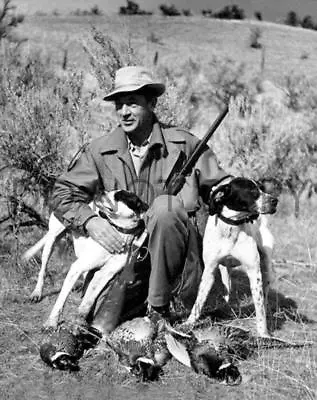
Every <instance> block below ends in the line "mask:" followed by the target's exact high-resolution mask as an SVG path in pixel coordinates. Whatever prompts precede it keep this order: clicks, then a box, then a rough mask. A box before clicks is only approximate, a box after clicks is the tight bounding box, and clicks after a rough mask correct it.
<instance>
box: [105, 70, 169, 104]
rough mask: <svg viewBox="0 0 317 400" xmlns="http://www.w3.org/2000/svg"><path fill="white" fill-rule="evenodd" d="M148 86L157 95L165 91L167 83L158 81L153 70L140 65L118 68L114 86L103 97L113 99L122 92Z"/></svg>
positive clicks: (108, 99)
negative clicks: (153, 74) (152, 72)
mask: <svg viewBox="0 0 317 400" xmlns="http://www.w3.org/2000/svg"><path fill="white" fill-rule="evenodd" d="M143 88H148V89H149V90H150V91H151V92H152V93H153V95H154V96H155V97H159V96H161V95H162V94H163V93H164V92H165V85H164V84H163V83H161V82H156V81H155V80H154V78H153V76H152V74H151V72H150V71H149V70H148V69H146V68H144V67H140V66H129V67H123V68H120V69H118V71H117V72H116V76H115V80H114V88H113V90H112V91H111V92H110V93H108V94H107V95H106V96H105V97H104V98H103V99H104V100H106V101H112V100H114V99H115V97H116V96H117V95H118V94H120V93H126V92H135V91H137V90H140V89H143Z"/></svg>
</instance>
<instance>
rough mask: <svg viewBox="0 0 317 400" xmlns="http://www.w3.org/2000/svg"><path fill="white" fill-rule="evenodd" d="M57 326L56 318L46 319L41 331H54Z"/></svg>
mask: <svg viewBox="0 0 317 400" xmlns="http://www.w3.org/2000/svg"><path fill="white" fill-rule="evenodd" d="M57 328H58V320H55V319H53V318H49V319H47V320H46V321H45V322H44V324H43V326H42V331H44V332H50V331H55V330H57Z"/></svg>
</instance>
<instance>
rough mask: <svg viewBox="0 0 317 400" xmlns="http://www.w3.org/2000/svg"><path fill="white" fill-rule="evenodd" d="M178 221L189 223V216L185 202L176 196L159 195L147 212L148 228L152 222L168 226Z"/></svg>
mask: <svg viewBox="0 0 317 400" xmlns="http://www.w3.org/2000/svg"><path fill="white" fill-rule="evenodd" d="M176 221H178V222H181V223H183V224H185V225H187V222H188V216H187V212H186V210H185V208H184V205H183V202H182V201H181V200H180V199H179V198H177V197H176V196H169V195H161V196H158V197H157V198H156V199H155V200H154V201H153V203H152V205H151V207H150V209H149V211H148V212H147V218H146V222H147V225H148V228H150V227H151V224H152V223H155V225H157V224H159V225H161V226H167V227H168V226H173V225H175V222H176Z"/></svg>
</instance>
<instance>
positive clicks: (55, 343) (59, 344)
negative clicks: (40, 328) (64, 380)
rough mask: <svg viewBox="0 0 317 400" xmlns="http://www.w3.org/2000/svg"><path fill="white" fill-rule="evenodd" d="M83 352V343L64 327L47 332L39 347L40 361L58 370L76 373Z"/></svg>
mask: <svg viewBox="0 0 317 400" xmlns="http://www.w3.org/2000/svg"><path fill="white" fill-rule="evenodd" d="M83 352H84V345H83V343H82V342H81V341H80V340H79V339H78V338H77V337H76V336H75V335H74V334H73V333H72V332H71V331H70V330H69V329H67V328H65V327H60V328H59V329H58V330H57V331H49V332H47V333H46V335H45V338H44V340H43V341H42V344H41V346H40V356H41V358H42V360H43V361H44V362H45V363H46V364H47V365H49V366H50V367H52V368H56V369H60V370H69V371H78V370H79V365H78V361H79V359H80V357H81V356H82V355H83Z"/></svg>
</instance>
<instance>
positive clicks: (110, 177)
mask: <svg viewBox="0 0 317 400" xmlns="http://www.w3.org/2000/svg"><path fill="white" fill-rule="evenodd" d="M197 143H198V138H197V137H195V136H194V135H192V134H191V133H188V132H186V131H184V130H182V129H178V128H165V127H163V126H162V125H161V124H160V123H159V122H158V121H157V120H156V119H155V122H154V125H153V130H152V134H151V137H150V143H149V148H148V152H147V155H146V157H145V159H144V160H143V162H142V165H141V168H140V172H139V176H137V175H136V172H135V168H134V165H133V161H132V158H131V155H130V152H129V149H128V142H127V138H126V134H125V132H124V131H123V130H122V128H120V127H118V128H116V129H115V130H114V131H113V132H112V133H110V135H108V136H102V137H100V138H98V139H95V140H93V141H92V142H91V143H90V144H89V145H87V146H86V147H85V148H84V149H83V151H82V152H81V154H80V155H79V157H76V159H75V160H74V161H73V162H72V163H71V164H70V166H69V168H68V171H67V172H66V173H64V174H63V175H62V176H60V177H59V178H58V179H57V181H56V183H55V188H54V192H53V198H52V209H53V211H54V213H55V215H56V216H57V218H59V219H60V220H61V221H62V223H63V224H64V225H65V226H66V227H67V228H71V229H75V230H79V231H83V232H84V226H85V223H86V222H87V221H88V220H89V219H90V218H92V217H94V216H95V214H94V212H93V211H92V209H91V208H90V207H89V206H88V203H89V202H91V201H92V199H93V197H94V195H95V194H96V193H97V191H100V190H106V191H111V190H117V189H125V190H129V191H132V192H134V193H136V194H137V195H138V196H139V197H140V198H141V199H142V200H143V201H145V202H146V203H147V204H149V205H151V203H152V202H153V200H154V199H155V198H156V197H157V196H159V195H161V194H164V193H166V188H165V183H166V181H167V179H168V178H169V177H170V176H171V174H174V173H175V172H176V171H178V170H179V169H180V167H181V166H182V165H183V163H184V161H185V160H186V159H187V158H188V157H189V156H190V155H191V153H192V152H193V150H194V148H195V146H196V145H197ZM226 175H227V174H226V173H225V172H224V171H223V170H222V169H221V168H220V166H219V165H218V162H217V159H216V157H215V155H214V153H213V152H212V150H211V149H210V148H209V147H207V146H206V148H205V150H204V152H203V154H202V156H201V157H200V158H199V160H198V162H197V164H196V165H195V167H194V169H193V171H192V173H191V174H190V175H189V176H188V177H187V178H186V182H185V185H184V187H183V189H182V190H181V191H180V192H179V194H178V196H179V197H180V198H181V199H182V201H183V203H184V207H185V209H186V210H187V211H188V213H193V212H195V211H196V210H197V209H198V208H199V196H201V197H202V198H203V200H204V201H207V200H208V195H209V191H210V188H211V187H212V186H213V185H214V184H215V183H216V182H217V181H218V180H219V179H222V178H223V177H224V176H226Z"/></svg>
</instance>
